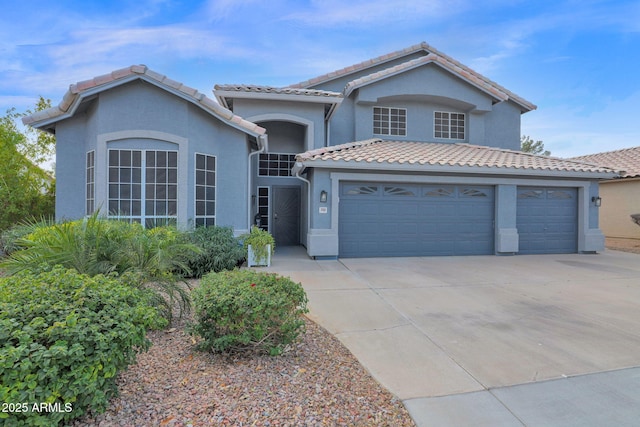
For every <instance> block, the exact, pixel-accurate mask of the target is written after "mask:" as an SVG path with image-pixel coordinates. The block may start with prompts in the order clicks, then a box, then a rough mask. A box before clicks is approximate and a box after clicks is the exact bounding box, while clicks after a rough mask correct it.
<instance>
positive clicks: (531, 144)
mask: <svg viewBox="0 0 640 427" xmlns="http://www.w3.org/2000/svg"><path fill="white" fill-rule="evenodd" d="M520 150H521V151H524V152H525V153H531V154H538V155H540V156H550V155H551V151H549V150H545V149H544V143H543V142H542V141H534V140H533V139H531V138H530V137H528V136H527V135H522V137H520Z"/></svg>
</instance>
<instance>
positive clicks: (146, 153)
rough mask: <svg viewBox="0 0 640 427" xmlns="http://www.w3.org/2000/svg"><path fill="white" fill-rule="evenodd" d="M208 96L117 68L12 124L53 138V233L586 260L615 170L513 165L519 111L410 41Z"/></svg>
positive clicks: (597, 237) (600, 245)
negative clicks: (69, 226)
mask: <svg viewBox="0 0 640 427" xmlns="http://www.w3.org/2000/svg"><path fill="white" fill-rule="evenodd" d="M214 94H215V98H216V100H217V102H216V101H214V100H213V99H210V98H208V97H206V96H205V95H203V94H201V93H200V92H198V91H196V90H195V89H192V88H190V87H188V86H185V85H183V84H181V83H178V82H175V81H173V80H171V79H169V78H167V77H166V76H163V75H160V74H158V73H156V72H153V71H151V70H149V69H148V68H147V67H146V66H143V65H139V66H131V67H128V68H125V69H121V70H117V71H114V72H112V73H110V74H106V75H103V76H99V77H96V78H94V79H91V80H87V81H83V82H79V83H77V84H73V85H71V86H70V88H69V91H68V92H67V93H66V94H65V96H64V98H63V100H62V102H61V103H60V105H59V106H57V107H54V108H52V109H49V110H46V111H44V112H39V113H36V114H34V115H32V116H30V117H27V118H25V120H24V121H25V123H26V124H29V125H31V126H33V127H36V128H39V129H43V130H46V131H49V132H54V133H55V134H56V139H57V154H56V165H57V200H56V216H57V218H58V219H65V218H68V219H71V218H80V217H83V216H85V215H88V214H91V213H92V212H94V211H95V210H97V209H100V210H101V212H103V213H104V214H105V215H108V216H109V217H114V218H120V219H125V220H130V221H138V222H141V223H143V224H145V225H146V226H154V225H157V224H165V223H176V224H177V225H178V226H180V227H190V226H196V225H212V224H216V225H225V226H232V227H234V229H235V231H236V232H237V233H242V232H245V231H246V230H248V229H249V227H250V226H251V225H252V224H259V225H260V226H261V227H263V228H265V229H267V230H269V231H270V232H271V233H272V234H273V235H274V237H275V239H276V243H277V245H298V244H302V245H304V246H305V247H306V248H307V252H308V254H309V255H310V256H313V257H316V258H335V257H364V256H367V257H368V256H424V255H476V254H516V253H519V254H530V253H574V252H596V251H600V250H603V249H604V237H603V235H602V233H601V232H600V230H599V229H598V207H597V203H596V200H597V197H598V180H600V179H607V178H612V177H614V176H616V172H615V171H614V170H612V169H608V168H605V167H601V166H595V165H592V164H588V163H583V162H579V161H569V160H562V159H558V158H552V157H542V156H535V155H531V154H527V153H522V152H520V151H518V150H519V144H520V116H521V114H524V113H526V112H529V111H531V110H533V109H535V108H536V107H535V106H534V105H533V104H531V103H530V102H529V101H527V100H525V99H523V98H521V97H519V96H517V95H515V94H514V93H512V92H510V91H509V90H507V89H505V88H504V87H502V86H500V85H498V84H496V83H494V82H493V81H491V80H489V79H487V78H486V77H484V76H482V75H480V74H478V73H476V72H475V71H473V70H471V69H470V68H468V67H466V66H464V65H462V64H460V63H459V62H457V61H455V60H454V59H452V58H450V57H449V56H447V55H445V54H443V53H441V52H439V51H438V50H436V49H434V48H433V47H431V46H429V45H428V44H426V43H421V44H418V45H415V46H412V47H410V48H407V49H404V50H400V51H397V52H393V53H390V54H388V55H384V56H381V57H378V58H374V59H371V60H368V61H365V62H362V63H359V64H356V65H352V66H349V67H346V68H344V69H341V70H338V71H335V72H332V73H329V74H326V75H323V76H320V77H317V78H314V79H311V80H308V81H305V82H302V83H298V84H293V85H291V86H288V87H283V88H275V87H269V86H251V85H216V86H215V89H214Z"/></svg>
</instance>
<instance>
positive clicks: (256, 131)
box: [22, 70, 266, 137]
mask: <svg viewBox="0 0 640 427" xmlns="http://www.w3.org/2000/svg"><path fill="white" fill-rule="evenodd" d="M147 72H148V73H150V74H152V75H151V76H150V75H148V74H147ZM155 75H156V73H154V72H153V71H151V70H146V71H145V73H134V74H131V75H128V76H125V77H119V78H117V79H115V80H113V81H110V82H107V83H102V84H98V85H96V86H94V87H91V88H88V89H83V90H78V88H77V85H71V86H70V88H69V90H68V91H67V93H66V94H65V96H64V98H63V102H62V103H61V104H60V105H59V106H57V107H52V108H49V109H47V110H44V111H40V112H37V113H35V114H34V115H32V116H27V117H24V118H23V119H22V122H23V123H24V124H25V125H29V126H31V127H34V128H36V129H42V128H45V127H48V126H50V125H52V124H55V123H57V122H59V121H62V120H65V119H68V118H70V117H72V116H73V115H74V114H75V112H76V111H77V109H78V107H79V106H80V105H81V104H82V102H84V101H85V100H87V99H88V98H91V97H92V96H94V95H96V94H98V93H101V92H103V91H106V90H109V89H112V88H114V87H117V86H121V85H123V84H127V83H129V82H132V81H135V80H142V81H144V82H147V83H149V84H152V85H154V86H156V87H158V88H160V89H163V90H166V91H167V92H169V93H171V94H173V95H175V96H178V97H179V98H181V99H183V100H185V101H187V102H189V103H191V104H193V105H196V106H197V107H198V108H200V109H202V110H203V111H205V112H207V113H209V114H211V115H213V116H214V117H216V118H217V119H219V120H222V121H223V122H224V123H226V124H228V125H229V126H231V127H233V128H235V129H238V130H240V131H242V132H244V133H246V134H248V135H252V136H255V137H258V136H260V135H263V134H264V133H265V132H266V130H265V129H264V128H262V127H260V126H258V125H256V124H255V123H251V122H249V121H247V120H244V119H242V118H241V117H239V116H236V115H235V114H233V112H232V111H230V110H229V109H227V108H225V107H223V106H221V105H219V104H217V103H216V102H214V101H213V100H212V99H210V98H208V97H206V96H205V95H204V94H202V93H200V92H198V91H197V90H195V89H191V88H188V87H187V86H184V85H182V84H180V83H177V82H174V81H173V80H170V79H168V78H164V80H163V81H159V80H158V79H156V78H154V77H153V76H155ZM163 77H164V76H163ZM165 81H166V83H165ZM174 86H176V87H174ZM181 88H182V90H180V89H181ZM187 92H188V93H187ZM63 104H64V105H65V106H67V108H66V111H65V110H64V109H63V108H61V106H62V105H63ZM36 115H48V116H49V117H46V118H44V119H41V120H31V119H32V118H33V116H36ZM46 130H47V131H49V130H50V129H46Z"/></svg>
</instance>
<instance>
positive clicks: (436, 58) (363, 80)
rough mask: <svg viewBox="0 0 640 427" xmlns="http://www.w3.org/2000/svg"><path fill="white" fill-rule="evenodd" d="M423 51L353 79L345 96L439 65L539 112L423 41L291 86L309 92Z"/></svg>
mask: <svg viewBox="0 0 640 427" xmlns="http://www.w3.org/2000/svg"><path fill="white" fill-rule="evenodd" d="M420 51H422V52H424V53H425V55H424V56H422V57H419V58H414V59H411V60H408V61H406V62H402V63H399V64H396V65H394V66H392V67H389V68H386V69H381V70H378V71H376V72H373V73H371V74H368V75H364V76H362V75H361V77H358V78H356V79H354V80H351V81H350V82H348V83H347V85H346V86H345V88H344V90H343V93H344V96H345V97H347V96H349V94H350V93H351V92H352V91H353V90H354V89H356V88H358V87H361V86H364V85H367V84H369V83H371V82H374V81H378V80H381V79H384V78H387V77H390V76H393V75H396V74H399V73H402V72H404V71H407V70H411V69H413V68H416V67H420V66H422V65H425V64H429V63H435V64H437V65H439V66H440V67H442V68H445V69H446V70H448V71H449V72H451V73H453V74H455V75H457V76H458V77H460V78H461V79H463V80H465V81H466V82H468V83H470V84H472V85H473V86H476V87H477V88H478V89H480V90H482V91H484V92H486V93H489V94H490V95H491V96H493V97H495V98H496V99H498V100H499V101H507V100H510V101H513V102H515V103H516V104H518V105H519V106H520V107H521V108H522V110H521V111H522V112H527V111H531V110H535V109H536V108H538V107H537V106H536V105H535V104H533V103H531V102H529V101H527V100H526V99H524V98H522V97H520V96H518V95H516V94H515V93H513V92H511V91H510V90H508V89H506V88H504V87H503V86H501V85H499V84H498V83H496V82H494V81H493V80H491V79H488V78H487V77H485V76H483V75H482V74H480V73H478V72H477V71H474V70H473V69H471V68H469V67H467V66H466V65H464V64H462V63H461V62H460V61H457V60H455V59H453V58H452V57H450V56H449V55H446V54H444V53H442V52H440V51H439V50H438V49H436V48H434V47H433V46H431V45H429V44H428V43H426V42H421V43H418V44H415V45H413V46H409V47H407V48H404V49H401V50H397V51H395V52H391V53H387V54H385V55H381V56H378V57H376V58H372V59H368V60H366V61H363V62H360V63H358V64H354V65H350V66H348V67H345V68H342V69H340V70H337V71H332V72H330V73H327V74H323V75H321V76H318V77H314V78H312V79H310V80H307V81H304V82H300V83H296V84H294V85H291V86H290V87H291V88H297V89H309V88H311V87H313V86H317V85H320V84H322V83H326V82H329V81H331V80H335V79H337V78H340V77H344V76H348V75H350V74H354V73H356V72H359V71H364V70H366V69H367V68H371V67H374V66H377V65H381V64H384V63H387V62H390V61H393V60H396V59H399V58H403V57H405V56H409V55H411V54H414V53H416V52H420Z"/></svg>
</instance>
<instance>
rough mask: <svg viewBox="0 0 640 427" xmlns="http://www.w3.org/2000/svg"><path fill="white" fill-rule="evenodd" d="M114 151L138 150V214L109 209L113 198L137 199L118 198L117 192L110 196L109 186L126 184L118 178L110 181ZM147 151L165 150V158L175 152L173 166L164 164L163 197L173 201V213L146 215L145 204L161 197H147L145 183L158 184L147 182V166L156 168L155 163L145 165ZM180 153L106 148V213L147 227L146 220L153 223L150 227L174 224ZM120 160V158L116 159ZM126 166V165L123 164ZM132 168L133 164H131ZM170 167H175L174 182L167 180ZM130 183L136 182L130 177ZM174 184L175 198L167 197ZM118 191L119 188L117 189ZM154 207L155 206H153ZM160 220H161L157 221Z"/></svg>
mask: <svg viewBox="0 0 640 427" xmlns="http://www.w3.org/2000/svg"><path fill="white" fill-rule="evenodd" d="M112 151H115V152H118V157H120V152H122V151H130V152H131V153H132V156H133V153H134V152H139V153H140V182H139V184H140V199H139V201H140V215H133V213H131V214H129V215H122V214H120V213H119V212H116V213H113V212H112V211H111V209H110V205H111V202H112V201H114V200H117V201H118V202H120V201H121V200H130V201H133V200H137V199H135V198H133V196H131V198H129V199H121V198H120V194H118V197H117V198H114V197H111V193H110V190H111V188H110V186H111V185H112V184H113V185H121V184H126V182H121V181H120V180H119V179H118V181H116V182H112V181H111V177H110V170H111V167H112V166H111V162H110V159H111V152H112ZM149 152H154V153H160V152H165V153H167V158H168V155H169V153H175V154H176V166H175V167H172V166H171V167H170V166H169V165H168V162H167V165H166V166H165V169H166V171H167V182H166V185H167V194H166V199H163V200H165V201H166V203H167V204H169V203H171V202H174V203H175V212H176V213H175V214H164V215H155V214H154V215H148V214H147V207H146V204H147V202H151V203H154V204H155V203H157V202H158V201H159V200H160V201H161V199H156V198H155V195H154V196H153V198H152V199H147V188H146V187H147V185H154V184H158V183H156V182H153V183H148V182H147V172H148V168H153V170H154V171H155V170H156V169H158V168H157V165H154V166H147V153H149ZM179 157H180V153H179V152H178V151H177V150H156V149H129V148H112V149H108V150H107V202H108V206H107V207H108V208H109V211H108V213H107V215H108V217H109V218H113V219H119V220H124V221H129V222H138V223H140V224H142V226H143V227H147V226H148V225H147V222H149V221H152V222H153V224H151V226H152V227H156V226H159V225H165V224H176V223H177V219H178V181H179V179H178V165H179V164H180V158H179ZM118 162H120V160H119V161H118ZM125 167H126V166H125ZM131 167H132V168H133V166H131ZM121 168H122V165H120V164H118V170H120V169H121ZM170 169H175V175H176V178H175V183H174V182H169V176H168V175H169V173H168V172H169V170H170ZM129 183H130V184H136V183H137V182H134V181H133V178H131V180H130V182H129ZM171 184H173V185H175V192H176V194H175V199H173V198H169V195H170V194H169V191H168V190H169V188H168V186H169V185H171ZM118 191H120V190H118ZM154 209H155V208H154ZM158 221H161V222H158Z"/></svg>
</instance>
